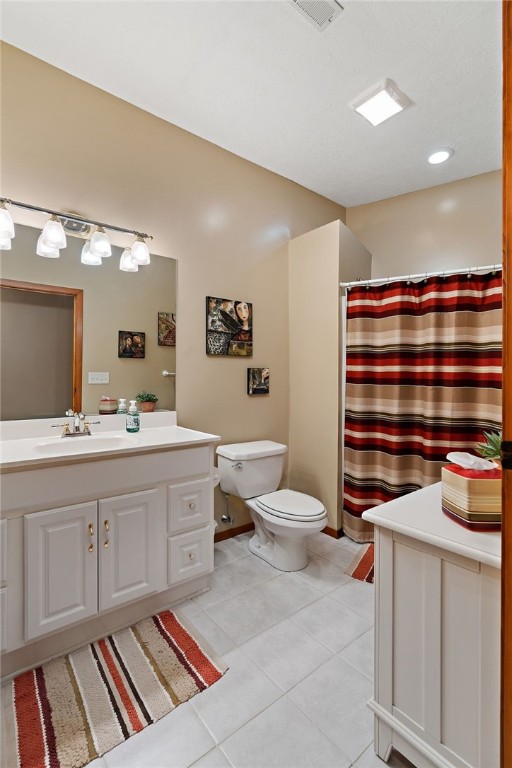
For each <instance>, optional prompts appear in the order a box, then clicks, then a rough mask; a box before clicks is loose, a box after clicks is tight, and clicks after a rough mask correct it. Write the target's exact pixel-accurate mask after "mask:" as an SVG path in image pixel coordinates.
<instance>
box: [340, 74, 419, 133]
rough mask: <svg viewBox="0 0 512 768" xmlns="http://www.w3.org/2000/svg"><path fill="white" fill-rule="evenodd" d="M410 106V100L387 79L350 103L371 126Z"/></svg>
mask: <svg viewBox="0 0 512 768" xmlns="http://www.w3.org/2000/svg"><path fill="white" fill-rule="evenodd" d="M411 104H412V101H411V100H410V98H409V97H408V96H406V95H405V93H402V91H400V89H399V88H397V86H396V84H395V83H394V82H393V80H389V79H388V78H386V79H385V80H383V81H382V82H380V83H378V84H377V85H374V86H372V87H371V88H369V89H368V90H367V91H365V92H364V93H362V94H361V95H360V96H358V97H357V98H356V99H353V101H351V102H350V106H351V107H352V109H354V110H355V111H356V112H359V114H360V115H362V116H363V117H365V118H366V119H367V120H368V121H369V122H370V123H371V124H372V125H373V126H376V125H380V124H381V123H383V122H384V120H387V119H388V118H390V117H393V115H396V114H397V113H398V112H401V111H402V110H403V109H405V108H406V107H409V106H411Z"/></svg>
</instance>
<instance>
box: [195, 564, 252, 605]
mask: <svg viewBox="0 0 512 768" xmlns="http://www.w3.org/2000/svg"><path fill="white" fill-rule="evenodd" d="M208 584H209V586H210V590H209V592H203V594H202V595H198V596H197V597H195V598H194V602H195V603H196V604H197V605H199V606H200V607H201V608H208V607H209V606H210V605H216V604H217V603H221V602H222V601H223V600H227V599H229V598H230V597H235V595H239V594H240V593H241V592H245V590H246V589H249V586H248V584H246V582H242V581H240V580H238V579H236V578H233V574H232V573H231V571H229V570H228V569H227V566H223V567H222V568H215V570H214V571H213V573H210V575H209V576H208Z"/></svg>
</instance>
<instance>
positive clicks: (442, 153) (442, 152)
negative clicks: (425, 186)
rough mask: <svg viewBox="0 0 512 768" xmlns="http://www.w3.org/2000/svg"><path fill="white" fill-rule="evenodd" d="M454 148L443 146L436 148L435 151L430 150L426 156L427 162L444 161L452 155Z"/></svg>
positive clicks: (435, 163) (437, 162) (434, 163)
mask: <svg viewBox="0 0 512 768" xmlns="http://www.w3.org/2000/svg"><path fill="white" fill-rule="evenodd" d="M454 154H455V150H454V149H452V148H451V147H445V148H444V149H438V150H437V151H436V152H432V154H431V155H429V156H428V162H429V163H430V165H439V163H445V162H446V161H447V160H449V159H450V157H453V156H454Z"/></svg>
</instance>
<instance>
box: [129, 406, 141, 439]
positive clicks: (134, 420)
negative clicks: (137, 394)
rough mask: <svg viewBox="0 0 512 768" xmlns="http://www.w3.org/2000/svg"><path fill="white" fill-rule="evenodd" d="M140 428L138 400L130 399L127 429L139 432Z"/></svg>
mask: <svg viewBox="0 0 512 768" xmlns="http://www.w3.org/2000/svg"><path fill="white" fill-rule="evenodd" d="M139 429H140V416H139V412H138V410H137V401H136V400H130V407H129V408H128V414H127V416H126V431H127V432H138V431H139Z"/></svg>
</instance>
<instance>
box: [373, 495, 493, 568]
mask: <svg viewBox="0 0 512 768" xmlns="http://www.w3.org/2000/svg"><path fill="white" fill-rule="evenodd" d="M363 519H364V520H368V522H370V523H373V524H374V525H379V526H381V527H382V528H389V529H391V530H392V531H397V532H398V533H402V534H404V535H405V536H410V537H411V538H414V539H418V540H419V541H423V542H426V543H427V544H432V545H434V546H437V547H442V548H443V549H446V550H448V551H449V552H455V553H457V554H459V555H463V556H465V557H469V558H471V559H472V560H477V561H478V562H481V563H486V564H487V565H491V566H494V567H495V568H501V533H500V532H499V531H489V532H485V533H483V532H482V533H481V532H479V531H470V530H468V529H467V528H464V526H462V525H459V524H458V523H456V522H455V521H454V520H451V519H450V518H449V517H448V516H447V515H445V514H444V513H443V511H442V509H441V483H435V484H434V485H429V486H427V487H426V488H422V489H421V490H419V491H413V493H409V494H407V495H406V496H401V497H400V498H398V499H394V500H393V501H388V502H386V503H385V504H381V505H380V506H378V507H373V509H368V510H367V511H366V512H363Z"/></svg>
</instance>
